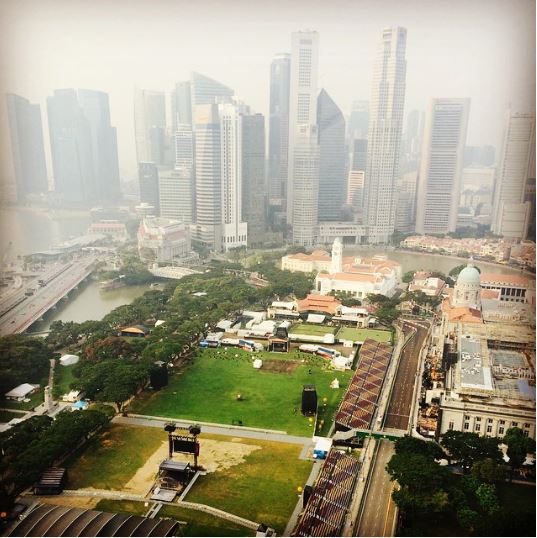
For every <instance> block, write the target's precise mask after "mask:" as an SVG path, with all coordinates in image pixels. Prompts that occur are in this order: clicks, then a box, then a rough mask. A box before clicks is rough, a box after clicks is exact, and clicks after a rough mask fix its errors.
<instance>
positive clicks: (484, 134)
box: [0, 0, 535, 178]
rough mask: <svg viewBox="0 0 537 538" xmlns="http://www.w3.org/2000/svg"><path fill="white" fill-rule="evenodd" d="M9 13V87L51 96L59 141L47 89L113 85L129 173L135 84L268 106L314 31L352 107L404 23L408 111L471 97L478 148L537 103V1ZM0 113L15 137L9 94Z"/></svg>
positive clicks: (57, 2)
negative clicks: (190, 86) (214, 87)
mask: <svg viewBox="0 0 537 538" xmlns="http://www.w3.org/2000/svg"><path fill="white" fill-rule="evenodd" d="M0 21H1V22H0V50H1V52H0V69H1V73H2V77H1V79H0V90H1V93H2V94H3V93H6V92H12V93H17V94H19V95H22V96H24V97H27V98H29V99H30V100H31V101H32V102H38V103H40V104H41V107H42V115H43V122H44V126H45V136H46V144H47V146H48V133H47V130H48V127H47V123H46V121H47V119H46V97H47V95H50V94H51V93H52V91H53V90H54V89H56V88H66V87H73V88H89V89H97V90H103V91H106V92H108V93H109V94H110V106H111V113H112V123H113V125H115V126H116V127H117V128H118V139H119V159H120V167H121V169H122V175H123V177H125V178H127V177H128V176H132V173H133V171H134V170H135V169H136V168H135V167H136V163H135V159H136V157H135V151H134V126H133V105H132V96H133V88H134V86H135V85H138V86H139V87H141V88H147V89H153V90H166V91H169V90H171V89H172V87H173V85H174V83H175V82H177V81H180V80H184V79H187V78H188V77H189V73H190V71H191V70H196V71H199V72H201V73H203V74H205V75H207V76H210V77H212V78H215V79H216V80H219V81H221V82H223V83H225V84H227V85H228V86H231V87H232V88H234V89H235V92H236V93H237V95H239V96H241V97H242V98H243V99H244V100H245V101H246V102H247V103H248V104H250V105H251V106H252V107H253V108H254V109H255V110H256V111H258V112H262V113H263V114H265V115H266V114H267V112H268V102H269V66H270V62H271V59H272V57H273V55H274V54H275V53H277V52H284V51H289V49H290V34H291V32H293V31H296V30H301V29H306V28H310V29H315V30H317V31H318V32H319V34H320V54H319V73H320V80H319V87H324V88H326V90H327V91H328V93H329V94H330V95H331V96H332V97H333V98H334V100H335V101H336V102H337V103H338V105H339V106H340V107H341V108H342V110H343V111H344V112H345V113H348V112H349V111H350V108H351V104H352V101H353V100H356V99H369V92H370V82H371V73H372V63H373V60H374V53H375V49H376V46H377V43H378V39H379V36H380V32H381V30H382V28H383V27H385V26H390V25H401V26H405V27H406V28H407V30H408V35H407V91H406V105H405V112H408V111H410V110H411V109H414V108H418V109H422V110H424V109H425V108H426V104H427V101H428V99H429V98H431V97H470V98H471V100H472V102H471V109H470V123H469V131H468V144H469V145H480V144H493V145H497V143H498V141H499V138H500V136H501V131H502V125H503V115H504V112H505V109H506V107H507V106H508V104H509V103H511V104H512V106H513V108H514V109H516V110H517V111H524V112H525V111H534V109H535V2H534V0H405V1H403V0H330V1H328V0H287V1H280V0H272V1H271V2H269V1H265V0H257V1H256V0H225V1H219V0H144V1H142V0H1V1H0ZM0 110H1V113H0V129H1V131H0V139H2V140H5V137H6V129H7V125H6V112H5V99H3V103H2V106H0ZM48 153H49V151H48V147H47V158H48V157H49V156H48ZM2 162H4V163H5V159H2ZM48 162H49V175H51V174H52V169H51V166H50V159H48ZM2 169H3V170H2V171H3V175H4V176H5V175H6V167H5V166H3V167H2Z"/></svg>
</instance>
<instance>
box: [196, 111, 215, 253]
mask: <svg viewBox="0 0 537 538" xmlns="http://www.w3.org/2000/svg"><path fill="white" fill-rule="evenodd" d="M193 112H194V113H193V120H194V135H195V147H196V154H195V162H196V165H195V168H196V227H195V230H194V233H193V240H195V241H197V242H199V243H201V244H203V245H205V246H206V247H207V248H209V249H211V250H220V248H221V244H222V235H221V224H222V204H221V200H222V177H221V169H220V168H221V148H220V144H221V142H220V117H219V114H218V105H216V104H212V105H198V106H196V108H195V109H194V111H193Z"/></svg>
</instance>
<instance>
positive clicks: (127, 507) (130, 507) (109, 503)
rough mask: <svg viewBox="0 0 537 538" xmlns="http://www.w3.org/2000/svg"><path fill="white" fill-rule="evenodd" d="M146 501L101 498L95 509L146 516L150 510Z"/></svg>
mask: <svg viewBox="0 0 537 538" xmlns="http://www.w3.org/2000/svg"><path fill="white" fill-rule="evenodd" d="M144 504H145V503H143V502H141V501H115V500H113V499H101V500H100V501H99V502H98V503H97V504H96V505H95V510H100V511H101V512H123V513H125V514H133V515H135V516H145V514H147V511H148V510H149V506H148V507H147V508H146V507H145V506H144Z"/></svg>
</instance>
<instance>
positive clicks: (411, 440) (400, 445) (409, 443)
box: [395, 435, 445, 460]
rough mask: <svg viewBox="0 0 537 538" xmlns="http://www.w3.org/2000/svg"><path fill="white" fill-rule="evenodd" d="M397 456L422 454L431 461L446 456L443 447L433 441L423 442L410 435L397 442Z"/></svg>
mask: <svg viewBox="0 0 537 538" xmlns="http://www.w3.org/2000/svg"><path fill="white" fill-rule="evenodd" d="M395 452H396V454H404V453H415V454H422V455H423V456H426V457H427V458H428V459H430V460H439V459H441V458H443V457H444V456H445V454H444V451H443V450H442V447H441V446H440V445H438V444H437V443H435V442H432V441H422V440H421V439H416V438H415V437H412V436H410V435H405V436H404V437H400V438H399V439H397V441H396V442H395Z"/></svg>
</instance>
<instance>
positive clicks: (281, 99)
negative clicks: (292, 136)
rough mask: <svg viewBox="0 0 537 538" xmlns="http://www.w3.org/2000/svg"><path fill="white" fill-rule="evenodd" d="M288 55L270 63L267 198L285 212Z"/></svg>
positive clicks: (289, 67) (284, 54) (287, 135)
mask: <svg viewBox="0 0 537 538" xmlns="http://www.w3.org/2000/svg"><path fill="white" fill-rule="evenodd" d="M290 69H291V55H290V54H286V53H282V54H278V55H276V57H275V58H274V60H273V61H272V63H271V65H270V120H269V150H268V152H269V155H268V158H269V198H270V201H271V205H275V206H278V207H279V208H280V209H281V210H282V211H285V199H286V197H287V172H288V170H287V168H288V165H287V150H288V143H289V77H290Z"/></svg>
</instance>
